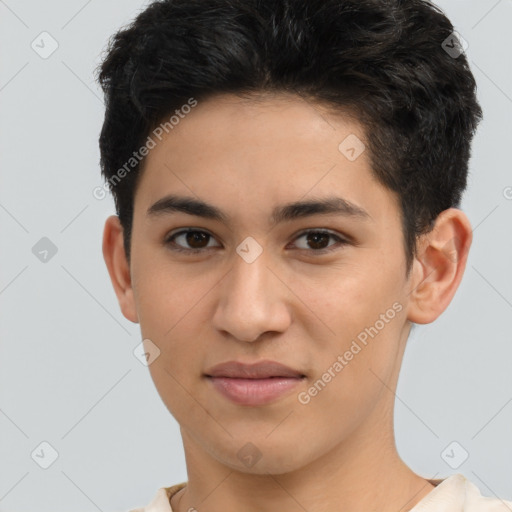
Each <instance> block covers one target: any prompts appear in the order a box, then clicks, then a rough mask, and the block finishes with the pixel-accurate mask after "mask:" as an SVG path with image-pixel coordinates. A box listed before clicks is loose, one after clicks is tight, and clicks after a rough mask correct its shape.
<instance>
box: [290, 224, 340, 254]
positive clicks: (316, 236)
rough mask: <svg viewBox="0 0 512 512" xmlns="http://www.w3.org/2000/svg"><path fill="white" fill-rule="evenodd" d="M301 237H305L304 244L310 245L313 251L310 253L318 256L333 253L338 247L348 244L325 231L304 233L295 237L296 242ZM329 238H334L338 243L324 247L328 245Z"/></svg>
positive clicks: (315, 230)
mask: <svg viewBox="0 0 512 512" xmlns="http://www.w3.org/2000/svg"><path fill="white" fill-rule="evenodd" d="M303 237H307V238H306V243H307V244H310V246H312V247H313V249H314V250H313V251H310V252H316V253H320V254H324V253H327V252H331V251H334V250H336V249H337V248H339V246H340V245H341V246H343V245H347V244H348V243H349V242H348V241H347V240H345V239H343V238H341V237H340V236H338V235H336V234H334V233H331V232H330V231H325V230H317V229H310V230H308V231H304V232H303V233H301V234H300V235H298V236H297V238H296V240H298V239H299V238H303ZM329 238H334V239H335V240H336V241H337V242H338V243H337V244H333V245H334V246H333V245H331V246H326V245H325V243H328V240H329ZM299 249H304V250H307V249H308V248H307V247H305V248H304V247H299Z"/></svg>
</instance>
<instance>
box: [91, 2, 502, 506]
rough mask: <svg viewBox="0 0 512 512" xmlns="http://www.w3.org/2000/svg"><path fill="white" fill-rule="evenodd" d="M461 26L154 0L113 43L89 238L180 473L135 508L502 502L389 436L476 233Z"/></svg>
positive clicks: (385, 5) (425, 18) (104, 81)
mask: <svg viewBox="0 0 512 512" xmlns="http://www.w3.org/2000/svg"><path fill="white" fill-rule="evenodd" d="M453 32H454V30H453V26H452V25H451V23H450V22H449V20H448V19H447V18H446V17H445V16H444V15H443V14H442V12H441V11H439V10H438V9H437V8H436V7H434V6H433V5H432V4H430V3H427V2H426V1H422V0H407V1H403V0H308V1H304V0H283V1H281V2H276V1H275V0H239V1H237V0H164V1H161V2H156V3H153V4H151V5H150V6H149V7H147V8H146V9H145V11H143V12H142V13H141V14H140V15H139V16H138V17H137V19H136V20H135V21H134V23H133V24H132V25H131V26H129V27H127V28H125V29H124V30H122V31H120V32H119V33H118V34H116V35H115V37H114V38H113V39H112V41H111V44H110V47H109V49H108V53H107V55H106V58H105V60H104V62H103V64H102V66H101V69H100V74H99V80H100V82H101V85H102V87H103V89H104V92H105V96H106V106H107V108H106V116H105V122H104V126H103V130H102V133H101V137H100V148H101V159H102V172H103V175H104V177H105V178H106V180H107V184H108V186H109V187H110V189H111V190H112V192H113V194H114V198H115V203H116V209H117V214H118V216H111V217H109V218H108V219H107V221H106V224H105V232H104V239H103V253H104V257H105V261H106V264H107V267H108V270H109V273H110V277H111V279H112V283H113V286H114V289H115V292H116V295H117V298H118V300H119V304H120V307H121V310H122V312H123V315H124V316H125V317H126V318H127V319H129V320H131V321H132V322H138V323H140V327H141V333H142V337H143V339H144V348H145V351H146V357H147V359H148V364H149V369H150V372H151V376H152V378H153V380H154V383H155V385H156V388H157V390H158V392H159V394H160V396H161V398H162V400H163V402H164V403H165V405H166V406H167V408H168V409H169V411H170V413H171V414H172V415H173V416H174V418H175V419H176V420H177V421H178V423H179V425H180V427H181V434H182V439H183V444H184V450H185V455H186V463H187V473H188V481H187V482H183V483H181V484H178V485H174V486H171V487H167V488H161V489H159V490H158V492H157V494H156V496H155V498H154V499H153V501H152V502H151V504H150V505H149V506H148V507H146V508H145V509H138V510H139V511H142V510H147V511H149V510H151V511H158V512H169V511H171V510H172V511H174V512H184V511H199V512H202V511H204V512H230V511H234V510H239V511H243V512H256V511H258V512H261V511H274V510H279V511H280V512H299V511H305V510H307V511H308V512H335V511H336V512H338V511H346V512H363V511H364V512H368V511H373V510H375V511H377V510H378V511H379V512H391V511H393V512H397V511H400V512H403V511H410V510H413V511H415V512H426V511H429V512H430V511H432V512H434V511H435V512H445V511H446V512H448V511H463V510H464V511H470V510H471V511H472V512H477V511H484V510H493V511H505V510H507V511H509V510H510V509H509V507H511V505H512V503H510V502H508V506H507V503H506V502H504V501H502V500H498V499H491V498H484V497H482V496H481V494H480V492H479V490H478V488H477V487H476V486H475V485H474V484H473V483H471V482H470V481H468V480H467V479H465V477H464V476H463V475H462V474H456V475H452V476H450V477H449V478H446V479H444V480H442V479H438V480H429V479H426V478H423V477H421V476H419V475H417V474H415V473H414V472H413V471H412V470H411V469H410V468H409V467H408V466H407V465H406V464H405V463H404V462H403V461H402V460H401V458H400V457H399V455H398V453H397V450H396V446H395V441H394V430H393V407H394V398H395V395H394V390H395V389H396V385H397V380H398V376H399V370H400V364H401V361H402V356H403V353H404V350H405V346H406V342H407V338H408V336H409V333H410V330H411V327H412V325H413V324H414V323H416V324H426V323H430V322H433V321H434V320H435V319H436V318H437V317H439V315H441V314H442V313H443V311H444V310H445V309H446V308H447V306H448V304H449V303H450V301H451V300H452V298H453V296H454V294H455V292H456V290H457V287H458V286H459V284H460V282H461V279H462V276H463V273H464V269H465V265H466V260H467V255H468V251H469V248H470V245H471V241H472V229H471V226H470V223H469V221H468V219H467V217H466V215H465V214H464V213H463V212H462V211H461V210H460V209H458V206H459V204H460V199H461V195H462V193H463V191H464V189H465V186H466V175H467V169H468V159H469V157H470V145H471V140H472V136H473V134H474V132H475V129H476V126H477V124H478V122H479V120H480V119H481V110H480V107H479V105H478V103H477V101H476V96H475V81H474V78H473V76H472V74H471V72H470V70H469V67H468V63H467V60H466V57H465V56H464V54H463V53H462V49H461V47H460V43H459V42H458V40H457V38H456V35H455V34H454V33H453ZM511 508H512V507H511Z"/></svg>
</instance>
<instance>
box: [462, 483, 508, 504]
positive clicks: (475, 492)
mask: <svg viewBox="0 0 512 512" xmlns="http://www.w3.org/2000/svg"><path fill="white" fill-rule="evenodd" d="M465 486H466V499H465V501H464V509H463V510H464V512H512V501H509V500H505V499H501V498H495V497H489V496H482V494H481V492H480V489H479V488H478V487H477V486H476V485H475V484H474V483H473V482H471V481H470V480H467V479H466V481H465Z"/></svg>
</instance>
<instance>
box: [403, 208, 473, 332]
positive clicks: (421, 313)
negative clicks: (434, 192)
mask: <svg viewBox="0 0 512 512" xmlns="http://www.w3.org/2000/svg"><path fill="white" fill-rule="evenodd" d="M472 241H473V230H472V229H471V224H470V222H469V220H468V218H467V217H466V215H465V214H464V213H463V212H462V211H461V210H459V209H456V208H449V209H447V210H444V211H443V212H441V213H440V214H439V216H438V217H437V219H436V223H435V225H434V228H433V230H432V231H431V232H430V233H427V234H425V235H421V236H420V237H419V239H418V244H417V247H418V251H417V256H416V258H415V260H414V263H413V271H412V274H411V275H412V279H411V280H410V283H411V288H410V290H411V291H410V292H409V295H410V301H409V304H408V310H407V318H408V320H410V321H411V322H415V323H417V324H428V323H430V322H433V321H434V320H435V319H436V318H437V317H438V316H440V315H441V313H442V312H443V311H444V310H445V309H446V308H447V307H448V304H450V302H451V300H452V298H453V296H454V295H455V292H456V291H457V288H458V287H459V284H460V282H461V280H462V276H463V274H464V270H465V268H466V261H467V257H468V253H469V249H470V247H471V242H472Z"/></svg>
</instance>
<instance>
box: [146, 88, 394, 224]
mask: <svg viewBox="0 0 512 512" xmlns="http://www.w3.org/2000/svg"><path fill="white" fill-rule="evenodd" d="M187 111H188V113H187V114H182V115H181V116H180V117H179V122H178V123H177V124H175V125H174V126H173V128H172V129H169V127H167V131H165V130H164V132H163V134H161V136H160V137H161V140H158V139H156V138H155V137H153V138H155V141H156V145H155V147H154V148H153V149H152V150H151V151H150V152H149V154H148V156H147V157H146V161H145V165H144V170H143V175H142V178H141V180H140V184H139V190H138V192H137V196H139V200H138V202H143V203H144V205H145V207H146V208H147V207H148V206H149V203H151V204H154V203H155V202H156V201H158V200H159V199H162V198H163V197H164V195H165V194H166V193H167V194H180V195H182V196H183V195H186V196H189V197H190V196H196V197H197V198H199V199H201V200H204V202H208V203H210V204H211V203H215V202H217V203H218V204H219V205H222V207H223V209H224V208H225V207H228V208H229V207H230V206H232V207H235V206H236V205H238V206H239V207H240V208H242V209H247V208H249V207H250V206H254V207H256V210H254V211H259V210H262V209H264V210H266V213H267V214H270V213H271V212H270V210H272V212H273V213H274V214H275V211H276V210H275V207H276V206H277V205H282V204H285V203H290V202H293V201H298V200H299V199H308V196H310V197H311V196H315V197H317V198H319V197H326V196H331V197H332V196H333V195H336V196H338V197H340V196H341V197H343V198H345V199H347V200H349V201H351V202H352V203H353V204H355V205H359V206H360V207H361V208H362V209H364V210H366V211H367V212H368V213H369V216H370V217H373V216H374V215H377V216H378V214H382V209H380V210H379V205H380V207H382V206H388V207H390V206H396V204H393V205H391V204H388V205H385V204H381V203H383V202H384V203H385V201H386V199H387V201H388V203H394V197H393V196H392V194H391V192H390V191H388V190H387V189H385V188H383V187H382V186H381V185H380V183H378V182H377V181H376V180H375V178H374V177H373V175H372V173H371V167H370V160H369V154H368V149H367V147H366V145H365V133H364V129H363V127H362V126H361V125H360V124H359V123H358V122H357V120H355V119H354V118H353V117H349V116H344V115H343V114H341V113H336V114H333V113H330V112H329V111H328V109H326V108H325V107H322V106H320V105H319V104H316V103H313V102H310V101H306V100H305V99H303V98H301V97H300V96H296V95H284V94H276V95H266V96H256V97H254V99H251V98H243V99H242V98H239V97H237V96H235V95H221V96H216V97H212V98H210V99H208V100H206V101H203V102H198V104H197V105H196V106H195V107H193V108H191V109H190V110H189V109H187ZM167 132H168V133H167ZM354 157H355V158H354ZM137 196H136V203H137ZM265 205H267V206H268V208H267V207H265ZM136 208H137V207H136ZM372 212H373V213H372ZM390 213H391V214H393V215H394V214H395V213H396V212H390Z"/></svg>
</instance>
